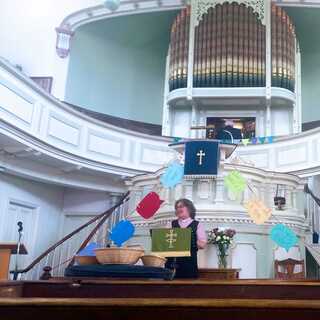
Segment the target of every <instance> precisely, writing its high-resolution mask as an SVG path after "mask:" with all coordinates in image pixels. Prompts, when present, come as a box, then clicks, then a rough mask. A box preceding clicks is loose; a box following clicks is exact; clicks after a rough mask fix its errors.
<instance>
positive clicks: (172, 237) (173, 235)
mask: <svg viewBox="0 0 320 320" xmlns="http://www.w3.org/2000/svg"><path fill="white" fill-rule="evenodd" d="M177 236H178V235H177V234H176V233H173V229H171V230H169V233H167V234H166V238H168V239H166V241H167V242H169V248H170V249H172V248H173V243H174V242H176V241H177Z"/></svg>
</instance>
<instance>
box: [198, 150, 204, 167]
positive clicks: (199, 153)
mask: <svg viewBox="0 0 320 320" xmlns="http://www.w3.org/2000/svg"><path fill="white" fill-rule="evenodd" d="M197 156H198V157H199V166H202V157H205V156H206V154H205V153H204V152H203V150H200V152H198V153H197Z"/></svg>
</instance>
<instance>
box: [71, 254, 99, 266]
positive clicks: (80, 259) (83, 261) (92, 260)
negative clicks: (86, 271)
mask: <svg viewBox="0 0 320 320" xmlns="http://www.w3.org/2000/svg"><path fill="white" fill-rule="evenodd" d="M74 259H75V260H76V262H77V263H78V264H80V265H89V264H98V261H97V258H96V257H95V256H75V257H74Z"/></svg>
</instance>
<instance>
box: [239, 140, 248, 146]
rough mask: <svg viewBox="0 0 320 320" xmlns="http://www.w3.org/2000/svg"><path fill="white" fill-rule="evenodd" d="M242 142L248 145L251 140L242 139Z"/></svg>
mask: <svg viewBox="0 0 320 320" xmlns="http://www.w3.org/2000/svg"><path fill="white" fill-rule="evenodd" d="M241 142H242V144H243V145H244V146H247V145H248V144H249V142H250V139H242V141H241Z"/></svg>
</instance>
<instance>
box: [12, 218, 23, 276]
mask: <svg viewBox="0 0 320 320" xmlns="http://www.w3.org/2000/svg"><path fill="white" fill-rule="evenodd" d="M17 225H18V227H19V228H18V233H19V238H18V244H17V256H16V265H15V269H14V273H13V280H17V279H18V259H19V254H20V246H21V239H22V236H23V232H22V231H23V227H22V222H21V221H19V222H18V223H17Z"/></svg>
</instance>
